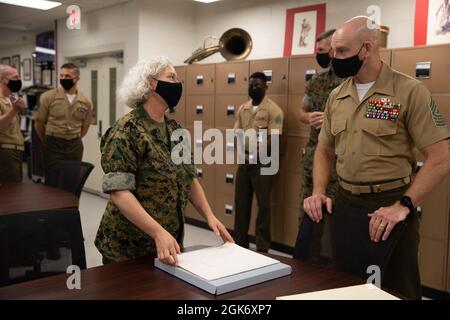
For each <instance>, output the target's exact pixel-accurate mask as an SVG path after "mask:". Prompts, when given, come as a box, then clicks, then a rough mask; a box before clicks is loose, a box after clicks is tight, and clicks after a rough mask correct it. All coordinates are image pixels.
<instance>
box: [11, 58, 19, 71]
mask: <svg viewBox="0 0 450 320" xmlns="http://www.w3.org/2000/svg"><path fill="white" fill-rule="evenodd" d="M11 65H12V66H13V67H14V68H16V69H17V73H18V74H19V76H20V55H18V54H16V55H13V56H12V59H11Z"/></svg>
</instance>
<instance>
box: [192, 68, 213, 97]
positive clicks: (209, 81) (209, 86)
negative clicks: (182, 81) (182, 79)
mask: <svg viewBox="0 0 450 320" xmlns="http://www.w3.org/2000/svg"><path fill="white" fill-rule="evenodd" d="M214 89H215V65H214V64H195V65H189V66H187V67H186V94H187V95H213V94H214Z"/></svg>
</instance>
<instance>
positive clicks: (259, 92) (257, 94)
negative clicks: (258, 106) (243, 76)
mask: <svg viewBox="0 0 450 320" xmlns="http://www.w3.org/2000/svg"><path fill="white" fill-rule="evenodd" d="M264 94H265V91H264V89H263V88H252V87H249V88H248V95H249V96H250V98H252V100H253V101H256V102H261V101H262V99H264Z"/></svg>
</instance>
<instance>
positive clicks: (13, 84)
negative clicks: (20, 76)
mask: <svg viewBox="0 0 450 320" xmlns="http://www.w3.org/2000/svg"><path fill="white" fill-rule="evenodd" d="M6 86H7V87H8V88H9V90H11V92H19V91H20V89H21V88H22V80H9V82H8V84H7V85H6Z"/></svg>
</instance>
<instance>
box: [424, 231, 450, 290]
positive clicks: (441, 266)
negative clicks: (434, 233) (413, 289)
mask: <svg viewBox="0 0 450 320" xmlns="http://www.w3.org/2000/svg"><path fill="white" fill-rule="evenodd" d="M446 243H447V242H446V241H445V242H444V241H441V240H435V239H431V238H428V237H421V238H420V244H419V269H420V278H421V282H422V285H423V286H426V287H429V288H433V289H436V290H441V291H443V290H445V288H446V284H445V278H446V266H447V244H446Z"/></svg>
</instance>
